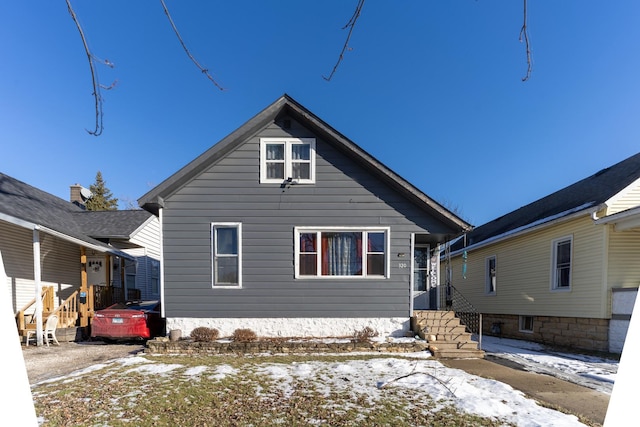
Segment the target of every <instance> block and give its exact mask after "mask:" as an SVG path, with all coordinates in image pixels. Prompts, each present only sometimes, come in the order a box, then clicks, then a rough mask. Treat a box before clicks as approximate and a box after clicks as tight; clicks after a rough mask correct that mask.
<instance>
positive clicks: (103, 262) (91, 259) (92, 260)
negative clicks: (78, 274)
mask: <svg viewBox="0 0 640 427" xmlns="http://www.w3.org/2000/svg"><path fill="white" fill-rule="evenodd" d="M107 268H109V264H108V262H107V259H106V258H105V257H104V256H88V257H87V283H88V284H89V285H106V284H107Z"/></svg>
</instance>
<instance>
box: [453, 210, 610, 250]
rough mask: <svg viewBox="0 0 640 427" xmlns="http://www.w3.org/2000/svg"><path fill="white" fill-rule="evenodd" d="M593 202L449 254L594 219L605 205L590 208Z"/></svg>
mask: <svg viewBox="0 0 640 427" xmlns="http://www.w3.org/2000/svg"><path fill="white" fill-rule="evenodd" d="M593 204H594V202H589V203H585V204H583V205H580V206H577V207H575V208H573V209H569V210H567V211H564V212H560V213H558V214H555V215H552V216H549V217H546V218H542V219H540V220H537V221H534V222H532V223H529V224H526V225H523V226H521V227H517V228H514V229H513V230H509V231H506V232H504V233H502V234H498V235H495V236H492V237H489V238H488V239H485V240H483V241H481V242H478V243H474V244H472V245H469V246H466V247H464V248H462V249H458V250H457V251H454V252H451V257H455V256H458V255H461V254H462V253H463V252H465V251H469V250H472V249H480V248H482V247H484V246H488V245H491V244H494V243H498V242H501V241H503V240H506V239H508V238H511V237H516V236H520V235H522V234H526V233H529V232H532V231H536V230H539V229H542V228H546V227H550V226H552V225H556V224H559V223H562V222H566V221H569V220H572V219H575V218H580V217H582V216H585V215H589V216H590V217H592V218H593V217H594V216H595V215H596V213H597V212H598V211H600V210H602V209H603V208H604V207H606V204H600V205H597V206H595V207H592V206H593ZM589 207H592V208H591V209H587V208H589Z"/></svg>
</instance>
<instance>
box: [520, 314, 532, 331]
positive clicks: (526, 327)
mask: <svg viewBox="0 0 640 427" xmlns="http://www.w3.org/2000/svg"><path fill="white" fill-rule="evenodd" d="M519 329H520V332H526V333H528V334H531V333H533V316H520V328H519Z"/></svg>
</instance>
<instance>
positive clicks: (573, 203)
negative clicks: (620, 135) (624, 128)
mask: <svg viewBox="0 0 640 427" xmlns="http://www.w3.org/2000/svg"><path fill="white" fill-rule="evenodd" d="M638 179H640V153H638V154H635V155H633V156H631V157H629V158H627V159H625V160H623V161H621V162H619V163H616V164H615V165H613V166H610V167H608V168H605V169H602V170H600V171H598V172H596V173H595V174H593V175H591V176H589V177H587V178H585V179H582V180H580V181H578V182H576V183H574V184H571V185H569V186H567V187H565V188H563V189H561V190H558V191H556V192H555V193H552V194H550V195H548V196H546V197H543V198H541V199H539V200H536V201H535V202H532V203H530V204H528V205H526V206H523V207H521V208H519V209H516V210H515V211H512V212H510V213H508V214H506V215H503V216H501V217H499V218H497V219H494V220H493V221H490V222H488V223H486V224H483V225H481V226H479V227H476V228H475V229H474V230H473V231H471V232H470V233H468V234H467V236H466V246H471V245H479V244H481V243H483V242H486V243H488V241H494V240H496V239H498V238H500V237H504V236H507V235H511V234H514V233H516V232H519V231H524V230H528V229H531V228H533V227H535V226H538V225H542V224H545V223H549V222H551V221H554V220H558V219H560V218H566V217H568V216H570V215H577V214H583V215H586V214H591V213H595V212H598V211H599V210H601V209H602V208H603V207H604V206H605V203H606V202H607V201H608V200H609V199H611V198H612V197H613V196H615V195H616V194H618V193H620V191H622V190H624V189H625V188H626V187H628V186H629V185H631V184H632V183H633V182H634V181H636V180H638ZM462 244H463V242H462V241H458V242H457V243H456V244H455V245H454V246H453V247H452V250H454V251H455V250H459V249H461V248H462Z"/></svg>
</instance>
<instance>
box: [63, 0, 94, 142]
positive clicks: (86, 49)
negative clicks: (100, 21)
mask: <svg viewBox="0 0 640 427" xmlns="http://www.w3.org/2000/svg"><path fill="white" fill-rule="evenodd" d="M66 1H67V9H68V10H69V14H70V15H71V18H72V19H73V22H75V23H76V27H77V28H78V31H79V32H80V38H81V39H82V44H83V45H84V51H85V52H86V54H87V59H88V60H89V68H90V69H91V83H92V84H93V98H94V100H95V109H96V125H95V128H94V130H93V131H90V130H88V129H87V132H89V134H91V135H94V136H100V134H101V133H102V129H103V128H102V96H101V95H100V83H99V82H98V74H97V73H96V70H95V68H94V66H93V55H92V54H91V51H90V50H89V45H88V44H87V39H86V37H85V36H84V31H82V27H81V26H80V22H78V17H77V16H76V13H75V12H74V11H73V7H71V2H70V1H69V0H66Z"/></svg>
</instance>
